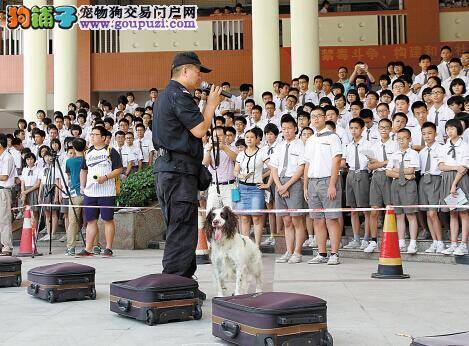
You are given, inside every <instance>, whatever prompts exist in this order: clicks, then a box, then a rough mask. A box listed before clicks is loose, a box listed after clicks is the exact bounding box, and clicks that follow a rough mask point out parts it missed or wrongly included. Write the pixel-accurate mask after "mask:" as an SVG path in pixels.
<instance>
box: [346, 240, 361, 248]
mask: <svg viewBox="0 0 469 346" xmlns="http://www.w3.org/2000/svg"><path fill="white" fill-rule="evenodd" d="M359 247H360V243H359V242H358V241H356V240H351V241H350V242H349V243H348V244H347V245H345V246H344V249H358V248H359Z"/></svg>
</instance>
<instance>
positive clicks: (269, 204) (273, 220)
mask: <svg viewBox="0 0 469 346" xmlns="http://www.w3.org/2000/svg"><path fill="white" fill-rule="evenodd" d="M278 135H279V129H278V127H277V126H276V125H275V124H272V123H271V124H267V125H265V128H264V137H265V145H264V146H263V147H262V148H261V149H260V150H261V151H265V152H266V156H267V160H266V167H264V172H263V174H262V175H263V181H264V184H262V186H261V188H262V189H265V190H266V192H265V195H266V198H265V201H266V208H267V209H273V208H274V207H275V184H274V180H273V178H272V174H271V170H270V168H269V165H268V163H269V162H270V159H271V158H272V155H273V153H274V151H275V150H276V148H277V144H278V143H279V142H278V140H277V139H278ZM267 175H268V176H267ZM279 221H280V217H279V216H278V215H275V214H269V232H270V236H269V238H267V239H265V240H264V241H263V242H262V243H261V245H262V246H274V245H275V234H276V233H277V230H280V228H281V227H280V226H281V223H280V222H279Z"/></svg>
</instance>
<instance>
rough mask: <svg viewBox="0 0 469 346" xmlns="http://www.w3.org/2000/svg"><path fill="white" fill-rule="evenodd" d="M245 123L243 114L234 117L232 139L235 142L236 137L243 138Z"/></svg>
mask: <svg viewBox="0 0 469 346" xmlns="http://www.w3.org/2000/svg"><path fill="white" fill-rule="evenodd" d="M247 123H248V122H247V120H246V118H245V117H243V116H237V117H235V121H234V125H235V129H236V135H235V139H234V142H235V143H236V141H237V140H238V139H241V138H244V132H245V131H246V125H247Z"/></svg>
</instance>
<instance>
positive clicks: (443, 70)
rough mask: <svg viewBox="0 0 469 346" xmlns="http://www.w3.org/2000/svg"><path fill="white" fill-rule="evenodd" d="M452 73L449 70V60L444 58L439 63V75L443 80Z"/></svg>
mask: <svg viewBox="0 0 469 346" xmlns="http://www.w3.org/2000/svg"><path fill="white" fill-rule="evenodd" d="M450 75H451V74H450V72H449V61H448V62H445V61H444V60H442V61H441V62H440V64H439V65H438V76H439V77H440V79H441V80H442V81H443V80H445V79H447V78H449V76H450Z"/></svg>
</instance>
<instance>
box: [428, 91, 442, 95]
mask: <svg viewBox="0 0 469 346" xmlns="http://www.w3.org/2000/svg"><path fill="white" fill-rule="evenodd" d="M431 94H432V95H438V94H440V95H441V94H444V92H443V91H432V92H431Z"/></svg>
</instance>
